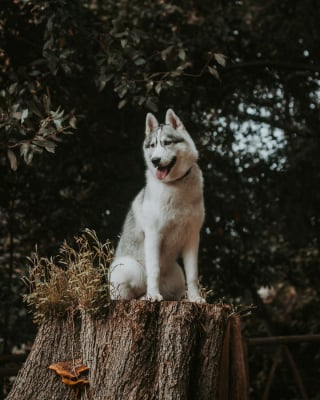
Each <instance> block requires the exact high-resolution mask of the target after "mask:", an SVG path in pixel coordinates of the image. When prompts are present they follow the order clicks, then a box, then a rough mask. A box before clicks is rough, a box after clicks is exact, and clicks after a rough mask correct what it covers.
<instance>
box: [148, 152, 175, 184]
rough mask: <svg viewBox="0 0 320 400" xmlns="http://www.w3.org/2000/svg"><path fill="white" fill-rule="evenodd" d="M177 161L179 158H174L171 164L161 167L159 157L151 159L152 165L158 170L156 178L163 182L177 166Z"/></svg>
mask: <svg viewBox="0 0 320 400" xmlns="http://www.w3.org/2000/svg"><path fill="white" fill-rule="evenodd" d="M176 161H177V157H173V159H172V160H171V161H170V163H169V164H167V165H165V166H162V165H161V158H159V157H154V158H152V159H151V162H152V164H153V165H154V166H155V168H156V177H157V178H158V179H159V180H163V179H164V178H165V177H166V176H167V175H168V174H169V173H170V171H171V169H172V168H173V166H174V165H175V163H176Z"/></svg>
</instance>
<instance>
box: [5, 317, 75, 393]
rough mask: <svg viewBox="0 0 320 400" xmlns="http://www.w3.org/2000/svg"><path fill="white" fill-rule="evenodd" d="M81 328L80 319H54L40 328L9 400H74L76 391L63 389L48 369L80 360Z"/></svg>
mask: <svg viewBox="0 0 320 400" xmlns="http://www.w3.org/2000/svg"><path fill="white" fill-rule="evenodd" d="M79 327H80V321H79V320H78V319H77V318H75V319H67V320H62V319H50V320H48V321H46V323H44V324H42V325H41V326H40V328H39V331H38V334H37V336H36V339H35V342H34V344H33V347H32V350H31V352H30V354H29V357H28V359H27V361H26V362H25V364H24V366H23V367H22V368H21V370H20V372H19V374H18V376H17V378H16V380H15V383H14V385H13V387H12V389H11V391H10V393H9V395H8V396H7V400H9V399H10V400H13V399H14V400H18V399H21V400H23V399H26V400H27V399H29V400H56V399H64V400H69V399H70V400H74V395H73V392H72V390H70V388H68V387H67V386H66V385H63V384H62V383H61V379H60V378H59V377H57V376H56V375H55V374H54V373H53V372H52V371H49V369H48V366H49V365H50V364H52V363H55V362H58V361H61V360H68V359H76V358H77V357H79V356H80V352H79Z"/></svg>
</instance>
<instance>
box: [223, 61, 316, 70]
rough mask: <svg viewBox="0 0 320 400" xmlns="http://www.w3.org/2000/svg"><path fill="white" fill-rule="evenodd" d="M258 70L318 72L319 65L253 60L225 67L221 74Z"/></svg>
mask: <svg viewBox="0 0 320 400" xmlns="http://www.w3.org/2000/svg"><path fill="white" fill-rule="evenodd" d="M259 68H273V69H281V70H292V71H309V72H320V64H311V63H309V64H307V63H299V62H298V63H297V62H288V61H279V60H255V61H247V62H240V63H236V64H230V65H227V66H226V67H225V68H222V69H221V70H220V71H221V72H229V71H234V70H235V69H259Z"/></svg>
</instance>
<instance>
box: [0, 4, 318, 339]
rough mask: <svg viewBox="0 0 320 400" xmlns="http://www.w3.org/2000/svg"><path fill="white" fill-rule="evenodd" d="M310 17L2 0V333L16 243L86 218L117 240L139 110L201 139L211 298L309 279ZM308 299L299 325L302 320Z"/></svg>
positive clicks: (314, 168) (7, 321) (313, 276)
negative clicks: (174, 117)
mask: <svg viewBox="0 0 320 400" xmlns="http://www.w3.org/2000/svg"><path fill="white" fill-rule="evenodd" d="M319 17H320V6H319V5H318V3H317V2H315V1H313V0H305V1H302V0H297V1H294V2H292V1H289V0H286V1H282V2H277V1H275V0H272V1H269V2H267V3H266V2H263V1H251V0H246V1H234V2H211V1H209V0H204V1H201V2H196V1H194V0H188V1H183V2H182V1H177V2H166V1H156V2H152V1H142V0H131V1H128V0H121V1H118V2H113V1H108V0H96V1H93V0H75V1H72V2H67V1H64V0H54V1H44V0H40V1H29V0H15V1H13V0H3V1H2V7H1V10H0V41H1V45H0V48H1V50H0V62H1V64H0V135H1V136H0V168H1V173H0V217H1V232H2V235H1V238H0V241H1V247H2V248H3V249H4V251H3V252H2V254H1V270H0V274H1V282H3V283H2V284H1V286H2V287H1V289H2V290H1V296H2V298H3V301H2V303H1V304H2V306H1V314H2V315H3V316H4V318H1V321H4V324H3V325H2V326H1V329H2V330H4V329H5V328H6V329H8V330H7V332H4V334H3V336H4V337H5V340H6V342H7V343H9V342H8V338H9V337H10V332H11V331H12V330H14V329H15V327H16V325H17V324H21V323H22V321H26V319H25V316H24V314H23V312H22V311H19V312H18V310H21V306H20V293H21V291H22V285H21V283H20V276H21V274H22V273H23V271H24V270H25V257H26V256H28V255H29V254H30V253H31V252H32V249H33V248H34V245H35V243H37V244H38V247H39V251H40V252H42V251H43V252H44V253H45V254H46V255H50V254H53V253H54V252H55V251H56V249H57V248H58V247H59V245H60V244H61V242H62V241H63V240H64V239H68V238H70V237H73V236H74V234H76V233H77V232H79V231H81V230H82V229H83V228H85V227H90V228H93V229H95V230H96V231H97V232H98V235H99V237H101V238H102V239H107V238H110V239H113V240H114V241H115V240H116V235H117V234H118V233H119V231H120V229H121V221H122V220H123V218H124V215H125V212H126V210H127V207H128V204H129V202H130V201H131V200H132V198H133V196H134V195H135V193H136V192H137V191H138V189H139V187H140V186H141V185H142V183H143V174H144V173H143V169H144V167H143V161H142V155H141V149H140V148H141V142H142V139H143V127H144V118H145V113H146V112H147V111H152V112H157V113H158V114H159V115H160V116H161V115H163V112H164V110H165V109H166V108H168V107H173V108H174V109H175V111H176V112H177V113H178V114H179V116H181V118H182V120H183V121H184V122H185V124H186V126H187V128H188V129H189V131H190V133H191V134H192V136H193V137H194V138H195V140H196V142H197V145H198V148H199V150H200V154H201V160H200V163H201V167H202V169H203V171H204V175H205V196H206V221H205V226H204V229H203V235H202V245H201V251H200V271H201V274H202V282H203V284H204V285H205V286H207V287H209V288H212V289H213V291H214V295H213V299H214V300H217V299H220V298H221V297H223V296H226V298H229V299H232V301H239V302H251V301H252V296H253V295H255V293H256V290H257V289H258V288H259V286H261V285H268V284H274V285H278V284H279V282H281V284H285V285H289V286H291V285H292V286H293V287H294V288H295V290H297V291H298V292H299V293H301V294H303V293H307V292H308V293H310V290H311V291H312V293H318V289H317V288H318V286H319V274H318V267H319V260H320V253H319V237H320V210H319V204H320V201H319V200H320V198H319V197H320V195H319V190H318V189H317V188H318V187H319V184H320V182H319V181H320V172H319V171H320V165H319V164H320V158H319V150H320V149H319V147H320V140H319V133H318V126H319V73H320V64H319V62H318V49H319V44H320V43H319V42H320V32H319V30H320V27H319V23H318V21H319ZM69 133H73V135H70V136H69V135H68V134H69ZM54 152H55V154H54V155H52V154H50V153H54ZM133 176H134V177H135V178H133ZM308 299H309V300H308V302H307V304H308V307H309V309H310V310H312V312H311V311H310V312H308V313H307V314H306V315H305V316H304V320H305V325H304V326H305V330H308V331H309V332H310V331H313V332H315V331H317V329H319V324H318V323H317V322H316V320H319V318H317V314H318V311H317V310H318V307H317V306H318V301H317V300H316V297H315V298H312V299H310V298H309V297H308ZM283 307H284V306H283ZM13 310H15V311H13ZM274 311H275V314H274V315H275V316H276V315H278V314H279V315H281V313H282V312H283V309H282V308H281V306H280V305H279V304H278V305H277V307H275V309H274ZM19 313H20V314H19ZM20 315H21V316H20ZM279 329H280V328H279ZM290 329H292V330H295V326H293V325H292V326H291V325H290V323H288V326H287V330H288V331H290ZM299 329H300V328H299ZM302 330H303V328H302V327H301V331H302Z"/></svg>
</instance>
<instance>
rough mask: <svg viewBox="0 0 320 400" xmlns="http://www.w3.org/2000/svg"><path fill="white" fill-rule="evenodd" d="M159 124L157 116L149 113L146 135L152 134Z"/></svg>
mask: <svg viewBox="0 0 320 400" xmlns="http://www.w3.org/2000/svg"><path fill="white" fill-rule="evenodd" d="M158 126H159V122H158V120H157V118H156V117H155V116H154V115H153V114H151V113H148V114H147V118H146V136H148V135H150V133H151V132H153V131H154V130H155V129H157V128H158Z"/></svg>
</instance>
